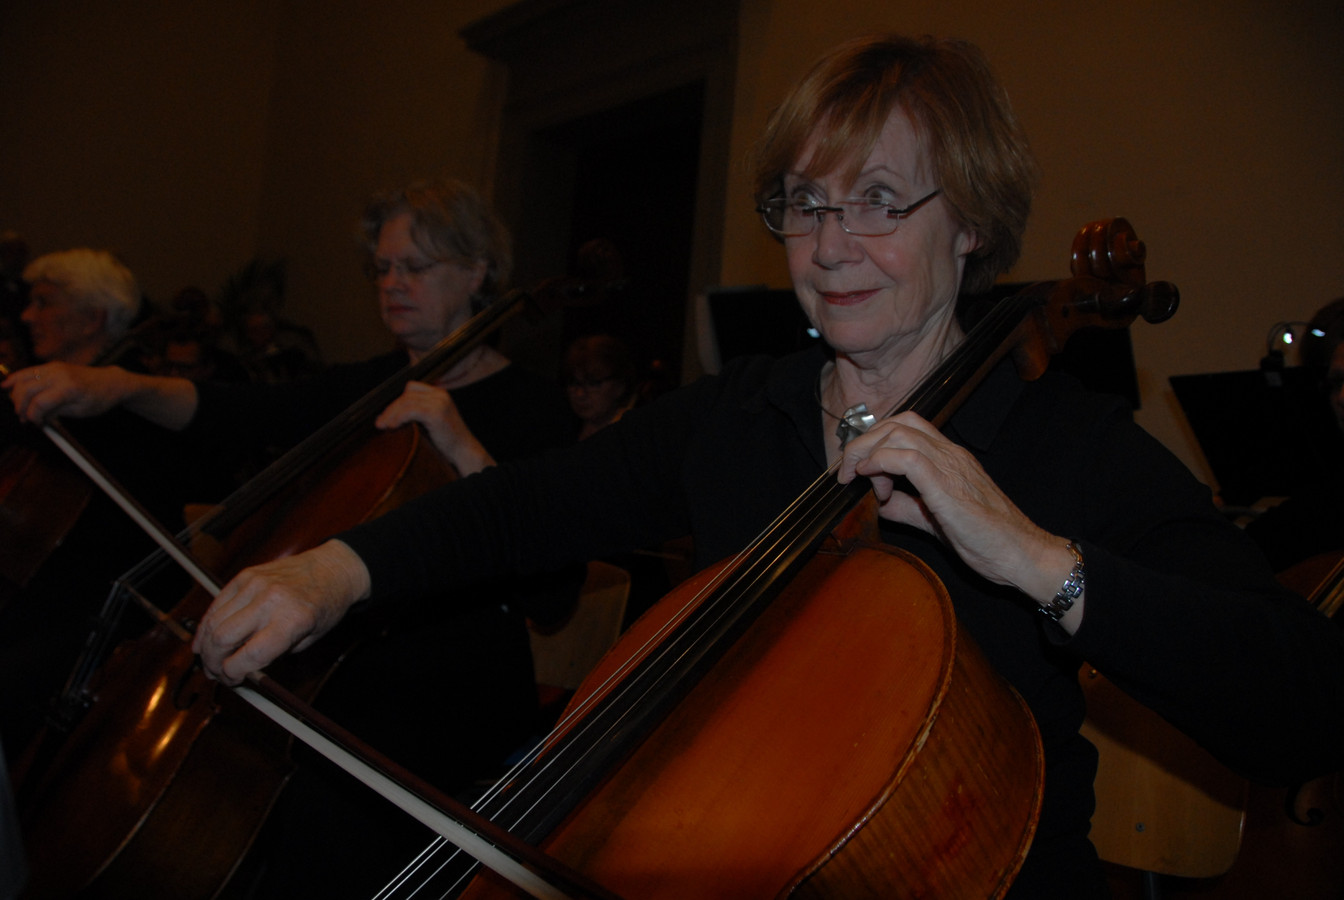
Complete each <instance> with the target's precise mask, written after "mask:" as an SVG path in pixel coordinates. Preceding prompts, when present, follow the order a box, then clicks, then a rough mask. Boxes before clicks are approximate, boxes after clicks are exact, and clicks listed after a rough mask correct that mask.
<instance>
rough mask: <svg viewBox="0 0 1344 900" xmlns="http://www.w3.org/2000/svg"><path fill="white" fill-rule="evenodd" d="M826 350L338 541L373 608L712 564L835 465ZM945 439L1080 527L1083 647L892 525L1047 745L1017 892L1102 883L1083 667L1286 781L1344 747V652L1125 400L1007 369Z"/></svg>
mask: <svg viewBox="0 0 1344 900" xmlns="http://www.w3.org/2000/svg"><path fill="white" fill-rule="evenodd" d="M824 362H825V356H824V353H823V352H822V351H821V350H820V349H817V348H814V349H812V350H808V351H804V352H802V353H799V354H795V355H793V356H790V357H786V358H785V359H783V360H779V361H771V360H767V359H763V358H757V359H751V360H743V361H739V362H737V363H735V364H732V365H731V366H729V367H728V368H727V369H726V370H725V372H724V373H723V374H722V375H720V376H717V377H711V378H706V379H702V380H701V381H699V382H697V383H695V384H694V385H692V386H690V387H688V388H686V389H683V390H681V391H678V392H674V393H672V394H670V395H668V396H666V397H663V398H661V399H660V400H658V401H656V402H654V403H652V404H650V405H649V406H647V407H643V408H640V409H636V410H633V411H632V412H631V413H629V414H628V415H627V416H625V417H624V418H623V419H622V420H621V422H619V423H617V425H614V426H612V427H610V428H608V429H605V430H604V431H602V432H600V433H599V434H597V435H595V436H594V437H592V438H590V439H589V440H588V441H585V442H584V443H582V444H580V445H578V446H577V447H574V448H571V449H569V450H565V451H560V452H558V453H555V454H551V455H547V456H545V457H543V458H540V459H536V460H532V461H529V462H527V463H525V464H521V465H516V466H506V467H501V468H499V469H497V470H494V471H491V472H487V473H483V474H482V475H481V476H479V477H476V478H472V479H466V480H464V481H463V482H461V483H458V484H456V485H450V486H449V487H448V488H447V489H445V490H443V491H441V492H437V493H435V494H432V495H429V496H427V497H425V498H422V499H421V500H420V501H417V502H416V503H414V504H412V505H410V506H408V507H405V508H403V510H401V511H399V514H398V515H394V516H388V517H384V518H383V519H381V520H377V521H374V522H371V523H368V524H367V525H364V526H361V527H360V528H358V529H355V530H353V531H351V532H348V533H346V534H345V535H343V536H342V537H343V539H344V540H346V542H347V543H348V544H349V545H350V546H351V547H353V548H354V549H355V551H356V552H357V553H358V554H359V555H360V557H361V558H362V559H363V560H364V562H365V563H366V564H367V566H368V568H369V571H370V574H371V576H372V584H373V591H374V595H375V597H382V596H394V595H399V594H404V593H413V592H420V591H423V590H424V587H425V585H429V584H437V585H446V584H452V583H460V582H464V581H468V582H469V581H472V580H477V579H483V578H489V577H492V576H497V575H499V574H500V573H506V572H518V571H524V572H525V571H531V570H534V569H537V568H544V567H548V566H553V565H555V564H556V563H557V562H559V561H562V560H570V559H582V558H590V557H593V556H598V555H602V554H607V553H611V552H615V551H618V550H624V549H629V548H632V547H637V546H646V545H650V544H654V543H656V542H658V541H660V540H663V539H665V538H668V537H671V536H676V535H680V534H684V533H686V532H687V531H689V532H691V533H692V534H693V535H694V538H695V549H696V557H697V563H699V564H700V565H705V564H709V563H711V562H714V561H716V560H718V559H721V558H724V557H727V556H728V555H730V554H731V553H733V552H735V551H737V550H739V549H741V548H742V547H744V546H746V544H747V543H748V542H749V541H750V540H751V538H752V537H754V536H755V535H756V534H757V533H758V532H759V531H760V530H761V528H762V527H764V526H765V525H766V524H767V523H768V522H769V521H770V520H771V519H772V518H773V517H774V516H775V515H776V514H777V513H778V512H780V511H781V510H782V509H783V508H784V507H785V506H786V504H787V503H788V502H789V501H790V500H792V499H793V498H794V497H796V496H798V495H799V494H801V493H802V491H803V489H804V488H805V487H806V486H807V485H808V484H809V483H810V482H811V481H812V480H813V479H814V478H815V477H816V476H817V475H818V474H819V473H820V472H821V471H822V469H823V468H824V466H825V451H824V446H823V435H822V419H821V413H820V411H819V409H818V404H817V400H816V399H815V398H816V387H817V383H818V377H819V373H820V370H821V367H822V365H823V364H824ZM945 430H946V433H947V434H948V435H949V436H950V437H951V438H952V439H953V440H955V441H957V442H958V443H960V444H962V445H964V446H966V447H967V448H969V449H970V450H971V451H972V452H973V453H974V454H975V456H976V457H977V459H979V461H980V462H981V464H982V465H983V466H984V467H985V469H986V471H987V472H988V474H989V475H990V476H991V477H992V478H993V479H994V480H995V482H996V483H997V484H998V485H999V486H1000V487H1001V488H1002V489H1003V490H1004V491H1005V493H1007V495H1008V496H1009V497H1010V498H1012V500H1013V501H1014V502H1015V503H1016V504H1017V505H1018V506H1019V507H1020V508H1021V509H1022V511H1023V512H1024V513H1025V514H1026V515H1027V516H1028V517H1030V518H1031V519H1032V520H1033V521H1035V522H1036V523H1037V524H1038V525H1040V526H1041V527H1042V528H1045V529H1046V530H1048V531H1050V532H1053V533H1055V534H1059V535H1063V536H1067V537H1069V538H1072V539H1074V540H1076V541H1077V542H1078V544H1079V546H1080V547H1081V548H1082V552H1083V555H1084V557H1085V559H1086V561H1087V591H1086V611H1085V616H1084V620H1083V623H1082V625H1081V627H1080V628H1079V630H1078V632H1077V634H1076V635H1074V636H1072V637H1069V636H1067V635H1066V634H1065V633H1064V632H1063V631H1062V630H1060V629H1058V628H1057V627H1056V626H1054V625H1052V624H1049V623H1047V622H1046V621H1045V619H1044V618H1043V617H1042V616H1041V615H1040V614H1039V613H1038V612H1037V611H1036V605H1035V603H1033V602H1031V601H1030V600H1028V599H1027V598H1025V597H1023V596H1022V595H1021V594H1019V593H1018V592H1016V591H1014V590H1012V589H1008V588H1004V587H999V586H995V585H992V584H990V583H988V582H987V581H985V580H984V579H982V578H980V577H979V576H977V575H976V574H974V573H973V572H972V571H970V570H969V569H968V568H967V567H966V566H965V565H964V564H962V563H961V562H960V561H959V560H958V559H957V558H956V557H955V555H954V554H953V553H951V552H950V551H949V550H948V549H947V548H945V547H944V546H943V545H942V544H940V543H939V542H938V541H937V540H936V539H934V538H932V537H930V536H928V535H926V534H924V533H922V532H918V531H916V530H915V529H911V528H906V527H903V526H895V525H891V524H890V523H884V527H883V537H884V539H885V540H886V541H888V542H889V543H891V544H894V545H897V546H900V547H903V548H906V549H909V550H911V551H913V552H915V553H916V554H917V555H919V556H920V557H921V558H923V559H924V560H925V561H926V562H927V563H928V564H929V565H930V566H931V567H932V569H933V570H934V572H935V573H936V574H937V575H938V577H939V578H940V579H941V580H942V581H943V583H944V584H945V585H946V586H947V589H948V591H949V593H950V595H951V597H952V602H953V606H954V608H955V610H956V614H957V618H958V620H959V621H960V623H961V624H962V626H963V627H964V628H965V630H966V631H967V632H968V633H969V634H970V635H971V636H972V637H973V638H974V640H975V641H976V642H977V643H978V644H979V646H980V647H981V648H982V649H983V650H984V652H985V654H986V656H987V657H988V658H989V660H990V661H991V663H992V664H993V665H994V666H995V668H996V669H997V670H998V671H999V673H1000V674H1002V675H1003V676H1004V677H1005V678H1006V679H1007V680H1008V682H1010V683H1011V684H1012V685H1013V686H1014V687H1015V688H1016V689H1017V690H1018V691H1019V692H1020V693H1021V694H1022V696H1023V697H1024V698H1025V699H1026V702H1027V704H1028V705H1029V707H1030V709H1031V711H1032V714H1033V715H1034V717H1035V719H1036V723H1037V725H1038V727H1039V729H1040V732H1041V735H1042V740H1043V743H1044V746H1045V751H1046V791H1045V804H1044V808H1043V810H1042V815H1041V820H1040V825H1039V828H1038V832H1037V836H1036V839H1035V842H1034V843H1033V847H1032V852H1031V856H1030V857H1029V859H1028V863H1027V866H1026V867H1024V870H1023V872H1022V874H1021V876H1020V877H1019V880H1018V882H1017V883H1016V884H1015V887H1014V892H1015V896H1043V895H1044V896H1051V895H1058V896H1075V897H1078V896H1087V895H1088V892H1090V891H1092V890H1093V889H1094V888H1095V885H1096V882H1097V877H1096V875H1095V869H1094V860H1095V856H1094V854H1093V852H1092V850H1091V848H1090V845H1088V843H1087V840H1086V834H1087V829H1088V821H1089V818H1090V815H1091V812H1092V807H1093V801H1092V779H1093V777H1094V775H1095V770H1096V756H1095V751H1094V750H1093V749H1092V747H1091V746H1090V745H1089V744H1088V743H1087V742H1086V741H1085V740H1084V739H1083V738H1082V737H1081V736H1079V734H1078V728H1079V726H1080V724H1081V722H1082V720H1083V715H1084V706H1083V698H1082V694H1081V691H1080V689H1079V687H1078V683H1077V670H1078V667H1079V664H1080V662H1082V661H1084V660H1085V661H1087V662H1088V663H1089V664H1091V665H1093V666H1095V667H1096V668H1097V669H1099V670H1100V671H1102V672H1103V673H1104V674H1106V675H1107V676H1108V677H1109V678H1110V679H1111V680H1112V681H1114V682H1115V683H1116V684H1118V685H1120V686H1121V687H1123V688H1125V689H1126V690H1128V691H1129V692H1130V693H1131V694H1133V695H1134V696H1135V697H1136V698H1137V699H1139V700H1140V701H1142V702H1144V703H1145V704H1148V705H1150V706H1152V707H1153V708H1154V709H1156V710H1157V711H1159V712H1160V713H1162V714H1163V715H1164V716H1166V717H1167V718H1169V719H1170V720H1171V721H1172V722H1173V723H1174V724H1176V725H1177V726H1178V727H1180V728H1181V729H1182V730H1184V731H1186V732H1187V733H1189V734H1190V735H1191V736H1193V737H1194V738H1195V739H1196V740H1198V741H1199V742H1200V743H1202V744H1203V745H1205V746H1206V747H1207V748H1209V749H1210V750H1211V751H1213V752H1214V753H1215V754H1216V755H1218V756H1219V757H1220V758H1221V759H1223V760H1224V761H1225V762H1227V763H1228V764H1229V765H1231V766H1232V767H1234V768H1236V769H1238V770H1239V771H1241V772H1243V773H1245V774H1247V775H1249V776H1251V777H1254V778H1257V779H1261V780H1267V781H1272V782H1287V781H1290V780H1293V779H1296V778H1302V777H1306V776H1310V775H1316V774H1321V773H1324V772H1328V771H1331V770H1333V769H1335V768H1338V766H1339V763H1340V761H1341V759H1344V751H1342V748H1344V642H1341V638H1340V633H1339V630H1338V629H1337V628H1336V627H1335V626H1334V625H1333V623H1331V622H1330V621H1329V620H1327V619H1325V618H1324V617H1323V616H1321V615H1320V614H1318V613H1317V612H1315V611H1314V610H1313V609H1311V608H1310V607H1309V606H1308V605H1307V604H1306V603H1304V602H1303V601H1302V600H1300V599H1299V598H1297V597H1295V596H1293V595H1292V594H1289V593H1287V592H1286V591H1284V590H1282V589H1281V588H1280V587H1279V586H1278V585H1277V584H1276V582H1275V581H1274V580H1273V578H1272V575H1271V574H1270V572H1269V569H1268V567H1267V565H1266V563H1265V561H1264V558H1263V556H1262V555H1261V554H1260V553H1259V552H1258V551H1257V550H1256V548H1255V547H1254V546H1253V545H1252V544H1251V543H1250V542H1249V541H1248V540H1246V539H1245V537H1244V536H1243V535H1242V534H1241V533H1240V532H1239V531H1238V530H1237V529H1236V528H1235V527H1233V526H1232V525H1230V524H1229V523H1227V522H1226V521H1225V520H1224V519H1223V518H1222V517H1221V516H1220V515H1219V513H1218V512H1217V511H1216V510H1215V509H1214V507H1213V505H1212V503H1211V502H1210V498H1209V493H1208V491H1207V489H1206V488H1205V487H1204V486H1202V485H1201V484H1199V483H1198V482H1197V481H1196V479H1194V478H1193V476H1192V475H1191V474H1190V473H1189V472H1188V471H1187V470H1186V469H1185V467H1184V466H1183V465H1182V464H1181V463H1180V462H1179V461H1178V460H1177V459H1176V458H1175V457H1173V456H1172V455H1171V454H1170V453H1169V452H1167V451H1166V450H1165V449H1164V448H1163V447H1162V446H1161V445H1160V444H1159V443H1158V442H1157V441H1155V440H1154V439H1152V438H1151V437H1150V436H1149V435H1147V434H1146V433H1145V432H1144V431H1142V429H1140V428H1138V427H1137V426H1136V425H1135V424H1134V423H1133V421H1132V417H1131V416H1130V414H1129V411H1128V409H1127V408H1126V407H1125V406H1124V405H1123V404H1122V403H1121V402H1120V401H1119V400H1114V399H1110V398H1100V397H1097V396H1095V395H1091V394H1089V393H1087V392H1086V391H1084V390H1083V389H1082V388H1081V387H1080V386H1079V385H1077V383H1076V382H1074V381H1073V380H1072V379H1070V378H1068V377H1067V376H1055V375H1047V376H1046V377H1045V378H1043V379H1041V380H1040V381H1038V382H1032V383H1023V382H1020V381H1019V380H1018V379H1017V378H1016V376H1015V374H1014V373H1013V371H1012V369H1011V367H1009V366H1007V365H1006V364H1005V365H1003V366H1000V367H999V368H998V369H996V370H995V371H994V372H993V373H992V374H991V375H990V377H989V378H988V379H987V380H986V382H985V383H984V384H983V385H981V387H980V388H979V389H978V390H977V391H976V392H975V393H974V394H973V395H972V396H971V398H970V399H969V400H968V401H967V402H966V404H965V405H964V406H963V407H962V409H961V410H960V411H959V412H958V413H957V414H956V415H955V416H954V417H953V418H952V419H951V421H950V422H949V424H948V426H947V428H946V429H945Z"/></svg>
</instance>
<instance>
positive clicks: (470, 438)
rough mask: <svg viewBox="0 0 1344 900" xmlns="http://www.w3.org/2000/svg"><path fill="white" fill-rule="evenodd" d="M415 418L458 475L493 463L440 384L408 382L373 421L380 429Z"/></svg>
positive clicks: (469, 472)
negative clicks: (399, 394)
mask: <svg viewBox="0 0 1344 900" xmlns="http://www.w3.org/2000/svg"><path fill="white" fill-rule="evenodd" d="M410 422H418V423H419V424H420V426H421V427H422V428H424V429H425V433H426V434H428V435H429V439H430V441H432V442H433V444H434V446H435V447H436V448H438V451H439V452H440V453H441V454H443V457H444V459H446V460H448V461H449V462H450V463H452V464H453V467H454V468H456V469H457V472H458V474H459V475H471V474H474V473H476V472H479V471H481V470H482V469H486V468H489V467H490V466H493V465H494V464H495V461H494V458H493V457H491V456H490V454H489V452H487V451H486V449H485V447H484V446H482V445H481V442H480V441H478V440H477V439H476V436H475V435H474V434H472V433H471V429H470V428H468V427H467V423H466V422H464V421H463V420H462V414H461V413H460V412H458V410H457V404H456V403H454V402H453V398H452V397H450V396H449V395H448V392H447V391H446V390H444V389H443V388H441V387H438V386H436V385H432V384H425V383H424V382H420V381H411V382H407V384H406V389H405V390H404V391H402V393H401V396H400V397H398V398H397V399H396V400H393V401H392V402H391V403H390V404H388V406H387V408H386V409H384V410H383V411H382V413H381V414H379V416H378V418H377V419H375V420H374V422H373V424H374V425H375V426H376V427H378V428H382V429H391V428H399V427H401V426H402V425H406V424H408V423H410Z"/></svg>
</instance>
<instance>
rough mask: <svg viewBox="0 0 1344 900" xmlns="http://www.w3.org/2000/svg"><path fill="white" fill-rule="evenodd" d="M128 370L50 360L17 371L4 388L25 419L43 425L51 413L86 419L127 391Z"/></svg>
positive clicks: (16, 410) (120, 399) (0, 385)
mask: <svg viewBox="0 0 1344 900" xmlns="http://www.w3.org/2000/svg"><path fill="white" fill-rule="evenodd" d="M128 374H129V373H127V372H126V370H125V369H122V368H119V367H117V366H106V367H101V368H95V367H93V366H76V365H71V364H70V363H63V362H50V363H43V364H42V365H39V366H30V367H29V368H27V369H20V370H19V371H17V372H15V373H13V374H12V375H10V376H9V377H8V378H6V379H5V380H4V381H3V382H0V388H4V389H5V390H7V391H9V397H10V400H11V401H12V402H13V404H14V411H15V412H16V413H18V415H19V418H20V419H21V420H23V421H25V422H32V423H36V424H41V423H42V422H44V421H45V420H46V418H47V416H51V415H60V416H72V417H75V418H84V417H86V416H96V415H100V414H102V413H105V412H107V411H108V410H109V409H111V408H112V407H114V406H116V405H117V404H118V403H120V402H121V401H122V400H123V399H124V397H125V395H126V390H127V384H126V379H125V378H124V377H123V376H126V375H128Z"/></svg>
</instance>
